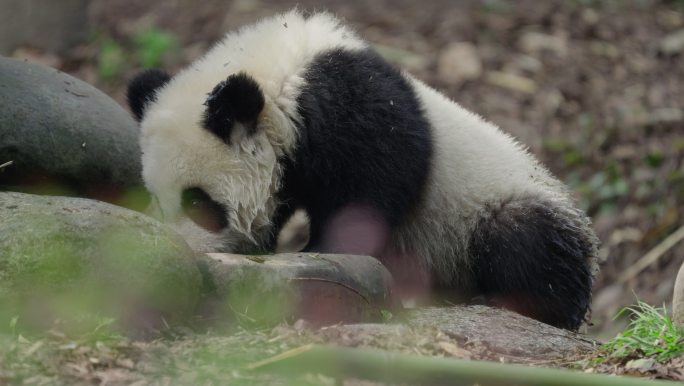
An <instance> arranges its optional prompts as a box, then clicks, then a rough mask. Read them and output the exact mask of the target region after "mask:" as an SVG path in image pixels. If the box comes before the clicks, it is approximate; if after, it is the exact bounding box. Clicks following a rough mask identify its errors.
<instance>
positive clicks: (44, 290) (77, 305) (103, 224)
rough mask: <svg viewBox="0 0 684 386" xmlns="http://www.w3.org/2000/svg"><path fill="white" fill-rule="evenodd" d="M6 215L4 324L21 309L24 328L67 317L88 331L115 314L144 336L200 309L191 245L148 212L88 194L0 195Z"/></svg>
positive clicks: (0, 239) (0, 270) (0, 286)
mask: <svg viewBox="0 0 684 386" xmlns="http://www.w3.org/2000/svg"><path fill="white" fill-rule="evenodd" d="M0 219H2V220H1V221H0V319H5V320H4V321H3V320H0V326H2V327H0V328H5V326H8V325H9V323H8V320H9V319H12V318H16V317H17V316H18V317H19V318H18V320H19V321H20V322H21V323H20V324H21V325H22V326H23V327H25V328H27V329H30V328H33V329H41V330H42V329H46V328H53V327H54V325H55V323H59V322H60V321H61V322H62V323H63V327H65V328H66V329H76V330H78V331H77V332H83V331H84V329H85V330H88V329H93V328H95V327H97V325H98V324H101V323H102V320H114V321H116V323H115V324H116V325H117V326H118V327H120V328H122V329H124V331H125V332H127V333H133V334H139V333H144V334H147V333H150V332H155V331H156V330H158V329H160V328H161V327H163V326H166V325H174V324H175V323H179V324H180V323H182V322H184V321H186V320H188V319H189V318H190V317H192V316H194V315H195V310H196V307H197V304H198V301H199V297H200V294H201V291H202V277H201V274H200V271H199V268H198V267H197V262H196V259H195V255H194V252H193V251H192V250H191V249H190V248H189V247H188V246H187V244H186V243H185V241H184V240H183V239H182V238H181V237H179V236H178V235H177V234H175V233H174V232H172V231H170V230H169V229H167V228H166V227H165V226H163V225H162V224H161V223H158V222H157V221H155V220H154V219H152V218H149V217H146V216H144V215H142V214H140V213H137V212H134V211H131V210H127V209H124V208H120V207H116V206H113V205H109V204H106V203H102V202H98V201H93V200H89V199H80V198H66V197H51V196H37V195H28V194H22V193H11V192H0ZM84 321H85V322H86V323H85V324H84V323H82V322H84ZM89 321H93V322H94V323H95V324H96V326H93V325H92V324H90V323H88V322H89Z"/></svg>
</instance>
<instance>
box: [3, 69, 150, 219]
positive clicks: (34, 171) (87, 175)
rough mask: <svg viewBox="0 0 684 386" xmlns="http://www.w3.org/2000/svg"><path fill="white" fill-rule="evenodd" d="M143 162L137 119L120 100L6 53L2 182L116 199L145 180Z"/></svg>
mask: <svg viewBox="0 0 684 386" xmlns="http://www.w3.org/2000/svg"><path fill="white" fill-rule="evenodd" d="M2 165H4V166H2ZM141 170H142V169H141V162H140V149H139V145H138V129H137V125H136V123H135V121H134V120H133V119H132V118H131V116H130V114H129V113H128V112H126V111H125V110H124V109H123V108H121V107H120V106H119V105H118V104H117V103H116V102H114V101H113V100H112V99H110V98H109V97H108V96H106V95H105V94H103V93H102V92H100V91H99V90H97V89H95V88H94V87H92V86H90V85H89V84H87V83H84V82H82V81H80V80H78V79H76V78H73V77H71V76H69V75H67V74H64V73H62V72H60V71H58V70H55V69H52V68H49V67H45V66H42V65H38V64H33V63H30V62H27V61H22V60H15V59H9V58H3V57H0V190H12V191H22V192H32V193H57V194H61V195H70V196H82V197H90V198H98V199H101V200H105V201H109V202H118V201H117V200H120V199H121V197H122V196H123V195H124V193H125V192H126V191H127V190H128V189H130V188H132V187H139V186H141V185H142V178H141ZM144 205H145V204H144V203H140V204H138V207H137V208H136V209H140V207H142V206H144Z"/></svg>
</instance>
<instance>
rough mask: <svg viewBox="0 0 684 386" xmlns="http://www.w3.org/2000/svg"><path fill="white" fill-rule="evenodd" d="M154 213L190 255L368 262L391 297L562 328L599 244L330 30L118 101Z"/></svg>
mask: <svg viewBox="0 0 684 386" xmlns="http://www.w3.org/2000/svg"><path fill="white" fill-rule="evenodd" d="M128 98H129V104H130V108H131V110H132V111H133V113H134V114H135V116H136V117H137V119H138V120H139V121H140V126H141V140H140V144H141V147H142V152H143V159H142V163H143V177H144V181H145V184H146V186H147V188H148V189H149V191H150V192H151V193H152V194H153V196H154V200H153V201H154V206H155V210H156V212H157V213H158V214H159V215H160V216H161V217H162V218H163V219H164V220H165V221H167V222H169V223H172V224H174V225H175V226H176V228H177V229H178V230H179V231H180V232H181V234H183V235H184V236H185V238H186V239H187V240H188V242H189V244H190V245H191V246H192V247H193V248H195V249H197V250H199V251H206V252H209V251H222V252H233V253H255V251H272V250H274V248H275V240H276V238H277V235H278V233H279V231H280V229H281V228H282V226H283V224H284V223H285V222H286V221H287V220H288V219H289V218H290V216H291V215H292V214H293V213H294V211H295V210H298V209H303V210H304V211H305V212H306V214H307V215H308V218H309V226H310V233H309V241H308V244H307V245H306V247H305V250H307V251H317V252H324V253H350V254H366V255H371V256H375V257H376V258H378V259H379V260H380V261H382V262H383V264H385V265H386V266H387V267H388V269H389V270H390V271H391V272H392V273H393V276H394V279H395V281H396V285H397V289H398V291H399V293H400V294H401V295H402V296H406V297H410V296H415V295H416V294H424V293H425V291H430V293H441V294H445V293H446V294H448V295H449V296H452V298H453V299H458V300H464V299H465V300H468V299H472V298H473V297H475V296H477V297H479V298H480V299H486V301H487V302H489V303H490V304H494V305H498V306H503V307H507V308H509V309H512V310H515V311H517V312H520V313H522V314H525V315H528V316H531V317H534V318H536V319H538V320H540V321H543V322H546V323H549V324H551V325H555V326H559V327H563V328H568V329H577V328H578V327H579V326H580V325H581V323H582V322H583V320H584V318H585V315H586V314H587V311H588V309H589V304H590V300H591V286H592V281H593V275H594V273H595V270H596V257H597V244H598V240H597V238H596V236H595V235H594V233H593V231H592V229H591V227H590V221H589V219H588V218H587V216H586V215H585V214H584V213H583V212H582V211H580V210H579V209H577V208H576V207H575V205H574V204H573V200H572V198H571V195H570V194H569V192H568V191H567V190H566V188H565V186H564V185H563V184H562V183H560V182H559V181H558V180H557V179H555V178H554V177H553V176H552V175H551V174H550V173H549V172H548V171H547V169H545V168H544V166H542V165H541V164H540V163H539V162H538V161H537V160H535V158H533V156H531V155H530V154H529V153H528V152H527V151H526V149H525V148H524V147H523V146H521V145H520V144H519V143H518V142H516V141H515V140H514V139H512V138H511V137H510V136H509V135H507V134H504V133H503V132H501V131H500V130H499V129H498V128H497V127H495V126H494V125H492V124H490V123H488V122H486V121H484V120H483V119H482V118H480V117H479V116H477V115H475V114H473V113H471V112H468V111H466V110H465V109H463V108H462V107H460V106H459V105H458V104H456V103H454V102H453V101H451V100H449V99H448V98H446V97H445V96H444V95H442V94H440V93H439V92H437V91H435V90H433V89H432V88H430V87H428V86H426V85H425V84H424V83H422V82H421V81H419V80H416V79H415V78H413V77H412V76H410V75H408V74H405V73H402V72H401V71H399V70H397V69H395V68H394V67H392V66H391V65H390V64H388V63H387V62H386V61H385V60H384V59H383V58H382V57H380V56H379V55H378V54H377V53H376V52H375V51H373V49H372V48H371V46H369V45H368V44H367V43H365V42H364V41H363V40H361V39H360V38H359V37H358V36H357V35H356V34H355V33H354V31H352V30H351V29H350V28H348V27H346V26H344V25H343V24H342V23H341V22H340V21H339V20H338V19H336V18H335V17H333V16H331V15H330V14H327V13H316V14H312V15H303V14H302V13H300V12H299V11H296V10H294V11H291V12H289V13H285V14H282V15H278V16H275V17H272V18H269V19H265V20H262V21H260V22H258V23H256V24H254V25H251V26H247V27H244V28H242V29H240V30H239V31H237V32H234V33H229V34H228V35H227V36H226V37H225V38H224V39H223V40H222V41H221V42H219V43H218V44H216V46H214V47H213V48H212V49H211V50H210V51H209V52H208V53H207V54H206V55H205V56H204V57H202V58H201V59H199V60H197V61H196V62H194V63H193V64H191V65H190V66H189V67H188V68H186V69H185V70H183V71H181V72H179V73H178V74H176V75H175V76H170V75H168V74H166V73H165V72H162V71H159V70H148V71H145V72H142V73H141V74H139V75H138V76H137V77H136V78H134V79H133V80H132V81H131V83H130V85H129V90H128Z"/></svg>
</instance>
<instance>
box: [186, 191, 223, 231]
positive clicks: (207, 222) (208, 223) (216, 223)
mask: <svg viewBox="0 0 684 386" xmlns="http://www.w3.org/2000/svg"><path fill="white" fill-rule="evenodd" d="M181 206H182V208H183V212H184V213H185V215H186V216H188V217H189V218H190V219H191V220H192V221H193V222H194V223H195V224H197V225H198V226H200V227H202V228H204V229H206V230H207V231H209V232H213V233H218V232H220V231H221V230H223V229H224V228H226V227H227V226H228V217H227V215H226V209H225V208H224V207H223V205H221V204H219V203H218V202H216V201H214V200H212V199H211V197H210V196H209V195H208V194H207V193H206V192H205V191H204V190H203V189H201V188H198V187H192V188H187V189H185V190H183V193H182V195H181Z"/></svg>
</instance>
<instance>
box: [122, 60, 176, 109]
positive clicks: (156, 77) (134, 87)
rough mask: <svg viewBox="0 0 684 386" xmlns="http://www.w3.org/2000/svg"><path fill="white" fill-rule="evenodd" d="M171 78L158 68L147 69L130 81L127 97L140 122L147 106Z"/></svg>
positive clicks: (129, 105)
mask: <svg viewBox="0 0 684 386" xmlns="http://www.w3.org/2000/svg"><path fill="white" fill-rule="evenodd" d="M169 80H171V75H169V74H168V73H166V72H164V71H162V70H157V69H151V70H145V71H143V72H141V73H139V74H138V75H136V76H135V78H133V79H132V80H131V81H130V82H129V83H128V91H127V92H126V97H127V99H128V107H130V108H131V111H132V112H133V115H135V119H136V120H138V122H140V120H141V119H142V117H143V115H144V114H145V106H146V105H147V104H148V103H149V102H152V101H154V100H155V99H156V97H157V90H159V88H161V87H162V86H164V85H165V84H167V83H168V82H169Z"/></svg>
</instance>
